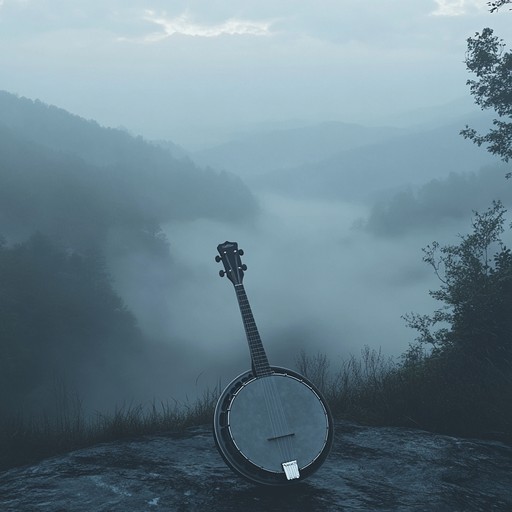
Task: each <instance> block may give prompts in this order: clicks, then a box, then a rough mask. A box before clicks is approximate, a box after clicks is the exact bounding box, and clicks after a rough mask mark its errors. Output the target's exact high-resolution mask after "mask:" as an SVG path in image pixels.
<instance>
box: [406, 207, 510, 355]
mask: <svg viewBox="0 0 512 512" xmlns="http://www.w3.org/2000/svg"><path fill="white" fill-rule="evenodd" d="M505 213H506V210H505V208H504V207H503V205H502V204H501V203H500V202H494V203H493V205H492V207H491V208H489V209H488V210H487V211H486V212H484V213H482V214H480V213H476V212H475V218H474V221H473V232H472V233H471V234H469V235H464V236H461V241H460V243H459V244H458V245H447V246H444V247H440V246H439V244H438V243H437V242H433V243H432V245H429V246H427V247H426V248H425V249H423V251H424V254H425V256H424V261H425V262H426V263H428V264H429V265H430V266H431V267H432V268H433V269H434V272H435V273H436V275H437V276H438V278H439V280H440V282H441V286H440V288H439V289H438V290H435V291H430V295H431V296H432V297H433V298H434V299H437V300H438V301H441V302H442V303H444V305H443V306H442V307H441V308H440V309H438V310H436V311H435V312H434V313H433V314H432V315H417V314H409V315H406V316H405V319H406V321H407V323H408V325H409V327H412V328H414V329H416V330H418V332H419V333H420V335H419V337H418V341H419V342H420V343H421V344H430V345H431V346H432V347H433V350H434V355H437V356H441V357H442V356H448V355H450V354H454V355H455V356H456V358H458V359H460V358H464V359H468V358H470V359H473V360H475V361H481V360H482V359H486V360H489V361H492V362H493V363H495V364H497V365H501V364H502V363H503V362H508V363H507V364H510V360H511V358H512V253H511V251H510V249H508V248H507V247H506V246H505V245H504V244H503V242H502V239H501V235H502V233H503V231H504V222H505ZM439 325H440V326H441V327H440V328H438V329H437V330H435V331H434V330H433V329H434V328H436V327H437V326H439Z"/></svg>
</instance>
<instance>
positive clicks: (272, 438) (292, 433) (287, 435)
mask: <svg viewBox="0 0 512 512" xmlns="http://www.w3.org/2000/svg"><path fill="white" fill-rule="evenodd" d="M294 435H295V432H291V433H290V434H283V435H281V436H274V437H269V438H267V441H275V440H276V439H282V438H283V437H291V436H294Z"/></svg>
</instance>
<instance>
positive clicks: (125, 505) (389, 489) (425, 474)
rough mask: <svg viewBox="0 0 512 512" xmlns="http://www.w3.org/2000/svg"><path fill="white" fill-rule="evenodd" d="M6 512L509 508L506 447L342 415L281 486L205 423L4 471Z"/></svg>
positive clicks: (0, 489)
mask: <svg viewBox="0 0 512 512" xmlns="http://www.w3.org/2000/svg"><path fill="white" fill-rule="evenodd" d="M0 510H2V511H3V512H25V511H27V512H29V511H30V512H43V511H44V512H102V511H105V512H106V511H108V512H115V511H119V512H132V511H133V512H146V511H147V512H158V511H159V510H160V511H178V512H179V511H196V510H197V511H211V512H223V511H233V512H235V511H236V512H241V511H244V512H252V511H265V512H271V511H279V512H288V511H294V512H296V511H301V510H307V511H308V512H309V511H313V512H314V511H321V512H327V511H337V512H340V511H345V510H346V511H370V510H371V511H374V510H383V511H384V510H386V511H407V512H410V511H436V512H438V511H449V512H457V511H461V512H462V511H464V512H466V511H482V512H489V511H507V512H509V511H511V510H512V447H510V446H507V445H505V444H503V443H500V442H494V441H480V440H468V439H460V438H454V437H448V436H441V435H436V434H432V433H428V432H423V431H419V430H412V429H400V428H376V427H366V426H361V425H356V424H353V423H348V422H338V423H337V424H336V433H335V441H334V446H333V450H332V452H331V454H330V456H329V458H328V459H327V461H326V462H325V464H324V465H323V466H322V467H321V468H320V469H319V470H318V472H317V473H315V474H314V475H313V476H311V477H310V478H309V479H307V480H305V481H303V482H300V483H298V484H295V485H292V486H289V487H286V488H263V487H259V486H254V485H251V484H249V483H246V482H245V481H243V480H241V479H240V478H239V477H238V476H237V475H235V474H234V473H232V472H231V470H230V469H228V468H227V467H226V466H225V464H224V462H223V461H222V459H221V457H220V455H219V454H218V452H217V450H216V448H215V445H214V441H213V437H212V432H211V429H209V428H208V427H200V428H193V429H189V430H188V431H187V432H185V433H182V434H167V435H160V436H151V437H143V438H140V439H134V440H129V441H122V442H121V441H119V442H114V443H108V444H101V445H97V446H94V447H91V448H86V449H82V450H77V451H75V452H72V453H69V454H66V455H64V456H59V457H54V458H51V459H47V460H44V461H42V462H40V463H38V464H36V465H32V466H27V467H22V468H15V469H11V470H9V471H5V472H3V473H1V474H0Z"/></svg>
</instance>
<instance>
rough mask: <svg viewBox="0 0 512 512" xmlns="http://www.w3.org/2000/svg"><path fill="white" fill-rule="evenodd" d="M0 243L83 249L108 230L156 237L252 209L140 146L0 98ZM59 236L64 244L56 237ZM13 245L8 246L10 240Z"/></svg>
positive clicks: (232, 191) (220, 176)
mask: <svg viewBox="0 0 512 512" xmlns="http://www.w3.org/2000/svg"><path fill="white" fill-rule="evenodd" d="M0 183H1V187H0V196H1V198H2V200H1V201H0V234H2V233H3V234H4V236H5V235H6V234H8V235H11V236H14V237H15V235H16V234H17V233H18V234H21V233H23V234H24V235H26V234H27V233H28V232H29V231H31V230H36V229H39V230H42V231H44V232H45V233H48V234H52V235H55V236H59V237H60V238H63V239H66V240H67V241H68V242H70V241H71V240H73V243H78V240H79V237H80V236H81V235H80V234H82V235H83V237H84V240H83V241H84V242H87V243H88V244H90V243H92V238H94V237H98V238H97V240H96V241H97V242H98V244H100V245H101V236H102V233H106V232H107V231H108V230H110V229H112V228H113V227H114V226H115V227H117V228H119V227H120V226H122V229H123V230H125V231H126V230H127V231H130V230H131V231H133V232H134V233H135V232H139V233H140V232H143V231H144V232H151V231H153V232H157V231H158V229H159V227H158V226H159V225H160V224H161V223H165V222H168V221H170V220H179V219H194V218H198V217H210V218H216V219H233V218H235V219H240V218H247V217H249V218H250V217H252V216H254V215H255V213H256V211H257V204H256V200H255V199H254V197H253V196H252V194H251V193H250V191H249V190H248V188H247V187H246V186H245V185H244V184H243V183H242V182H241V180H240V179H239V178H238V177H236V176H234V175H229V174H227V173H219V172H215V171H213V170H211V169H210V170H205V169H201V168H199V167H197V166H196V165H195V164H194V163H192V162H191V161H190V160H189V159H186V158H185V159H184V158H181V159H177V158H174V157H173V156H172V154H171V152H170V151H168V150H167V149H163V148H161V147H158V146H157V145H155V144H153V143H148V142H146V141H145V140H143V139H142V138H141V137H133V136H131V135H129V134H128V133H126V132H124V131H122V130H117V129H111V128H103V127H101V126H100V125H98V124H97V123H96V122H94V121H87V120H85V119H83V118H80V117H78V116H75V115H72V114H70V113H68V112H66V111H65V110H62V109H59V108H57V107H53V106H49V105H45V104H43V103H41V102H39V101H32V100H29V99H26V98H19V97H17V96H15V95H13V94H9V93H6V92H0ZM66 233H67V235H66ZM15 238H16V237H15Z"/></svg>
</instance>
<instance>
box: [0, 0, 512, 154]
mask: <svg viewBox="0 0 512 512" xmlns="http://www.w3.org/2000/svg"><path fill="white" fill-rule="evenodd" d="M511 16H512V14H511V13H509V11H508V10H506V9H505V10H502V11H501V12H498V13H496V14H490V13H489V12H488V8H487V2H486V0H388V1H384V0H367V1H366V2H363V1H361V0H293V1H292V0H279V1H276V0H271V1H270V0H258V1H255V0H244V1H240V0H209V1H204V0H203V1H199V0H196V1H185V0H176V1H173V2H169V1H163V0H149V1H148V0H144V1H142V0H89V1H87V2H84V1H77V0H0V43H1V46H0V89H4V90H7V91H10V92H14V93H18V94H20V95H23V96H27V97H30V98H39V99H41V100H42V101H45V102H47V103H51V104H55V105H57V106H60V107H63V108H65V109H67V110H70V111H71V112H73V113H76V114H79V115H81V116H84V117H86V118H93V119H96V120H97V121H99V122H100V123H101V124H104V125H109V126H125V127H126V128H128V129H129V130H131V131H133V132H135V133H137V134H142V135H144V136H145V137H148V138H169V139H172V140H174V141H176V142H178V143H181V144H184V145H190V146H193V145H201V141H203V142H204V143H205V144H207V143H208V141H209V140H211V139H212V137H213V134H215V133H218V134H220V133H223V131H224V130H226V129H236V128H238V127H243V126H246V125H254V124H255V123H267V122H276V121H277V122H279V121H286V120H291V119H296V120H302V121H305V122H310V121H314V122H316V121H322V120H341V121H361V122H371V121H373V122H381V120H382V119H385V118H386V116H388V115H391V114H393V113H396V112H400V111H405V110H408V109H414V108H416V107H422V106H429V105H435V104H443V103H445V102H449V101H451V100H454V99H457V98H461V97H464V96H465V95H468V93H467V87H466V86H465V81H466V79H467V78H468V75H467V72H466V70H465V66H464V64H463V60H464V54H465V48H466V39H467V37H469V36H471V35H472V34H474V33H475V32H476V31H480V30H481V29H482V28H483V27H485V26H491V27H493V28H495V31H496V33H497V35H499V36H501V37H503V38H505V39H506V38H507V36H508V34H509V30H510V21H511Z"/></svg>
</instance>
